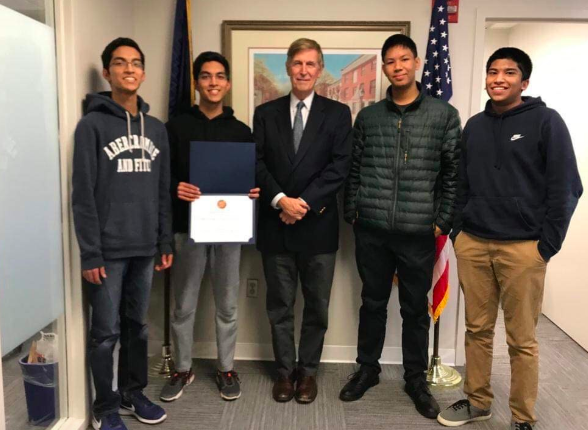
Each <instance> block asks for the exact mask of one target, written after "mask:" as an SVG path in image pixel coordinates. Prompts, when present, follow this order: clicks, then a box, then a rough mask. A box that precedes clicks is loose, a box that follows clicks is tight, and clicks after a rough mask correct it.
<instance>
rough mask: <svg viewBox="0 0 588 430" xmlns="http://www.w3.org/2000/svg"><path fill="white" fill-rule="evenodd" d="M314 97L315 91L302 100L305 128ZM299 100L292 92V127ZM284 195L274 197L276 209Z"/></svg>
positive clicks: (303, 124) (273, 205)
mask: <svg viewBox="0 0 588 430" xmlns="http://www.w3.org/2000/svg"><path fill="white" fill-rule="evenodd" d="M313 99H314V91H313V92H312V93H310V95H309V96H308V97H306V98H305V99H304V100H302V102H303V103H304V107H303V108H302V110H301V111H300V113H301V114H302V129H303V130H304V128H305V127H306V122H307V121H308V115H309V113H310V107H311V106H312V100H313ZM299 101H300V100H299V99H298V97H296V96H295V95H294V94H293V93H290V124H291V125H292V128H294V119H295V118H296V111H297V110H298V102H299ZM282 197H286V194H284V193H278V194H276V196H275V197H274V198H273V199H272V203H271V205H272V207H273V208H274V209H280V208H279V207H278V202H279V201H280V199H281V198H282Z"/></svg>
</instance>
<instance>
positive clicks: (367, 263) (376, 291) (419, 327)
mask: <svg viewBox="0 0 588 430" xmlns="http://www.w3.org/2000/svg"><path fill="white" fill-rule="evenodd" d="M355 257H356V261H357V269H358V271H359V275H360V277H361V280H362V281H363V290H362V292H361V299H362V306H361V309H360V311H359V334H358V341H357V362H358V363H359V364H361V366H362V367H363V366H367V367H369V368H372V369H375V370H377V371H378V372H380V370H381V368H380V363H379V362H378V361H379V359H380V357H381V356H382V348H383V347H384V339H385V338H386V318H387V316H388V300H389V299H390V292H391V291H392V280H393V277H394V272H396V271H398V279H399V285H398V295H399V301H400V315H401V316H402V364H403V365H404V379H405V381H407V382H409V381H414V379H415V378H423V379H424V378H425V375H424V372H425V371H426V370H427V365H428V363H427V362H428V348H429V325H430V318H429V303H428V298H427V293H428V292H429V289H430V288H431V283H432V281H433V265H434V259H435V237H434V235H433V232H432V231H431V234H430V235H425V236H417V235H402V234H390V233H386V232H383V231H379V230H372V229H369V228H367V227H361V226H357V227H355Z"/></svg>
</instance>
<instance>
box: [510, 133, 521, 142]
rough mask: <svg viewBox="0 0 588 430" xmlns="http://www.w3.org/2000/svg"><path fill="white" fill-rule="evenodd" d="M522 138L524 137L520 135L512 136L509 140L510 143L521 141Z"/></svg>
mask: <svg viewBox="0 0 588 430" xmlns="http://www.w3.org/2000/svg"><path fill="white" fill-rule="evenodd" d="M523 137H525V136H523V135H522V134H513V135H512V137H511V138H510V140H511V142H512V141H515V140H519V139H522V138H523Z"/></svg>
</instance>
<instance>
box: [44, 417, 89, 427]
mask: <svg viewBox="0 0 588 430" xmlns="http://www.w3.org/2000/svg"><path fill="white" fill-rule="evenodd" d="M88 426H89V420H88V419H83V418H63V419H61V420H59V421H58V422H57V423H55V424H54V426H53V427H51V430H86V429H87V428H88Z"/></svg>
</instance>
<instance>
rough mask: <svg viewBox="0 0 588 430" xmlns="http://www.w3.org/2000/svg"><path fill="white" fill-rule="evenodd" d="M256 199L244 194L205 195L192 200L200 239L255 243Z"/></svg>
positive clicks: (192, 223)
mask: <svg viewBox="0 0 588 430" xmlns="http://www.w3.org/2000/svg"><path fill="white" fill-rule="evenodd" d="M254 214H255V201H254V200H251V199H250V198H249V197H248V196H246V195H245V196H244V195H222V194H219V195H202V196H200V198H199V199H197V200H195V201H194V202H192V203H191V209H190V237H191V238H192V239H193V240H194V242H196V243H254V221H255V217H254Z"/></svg>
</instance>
